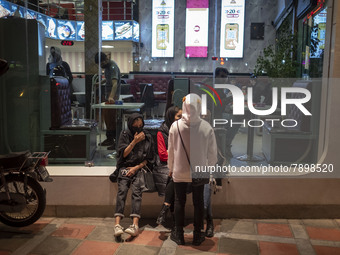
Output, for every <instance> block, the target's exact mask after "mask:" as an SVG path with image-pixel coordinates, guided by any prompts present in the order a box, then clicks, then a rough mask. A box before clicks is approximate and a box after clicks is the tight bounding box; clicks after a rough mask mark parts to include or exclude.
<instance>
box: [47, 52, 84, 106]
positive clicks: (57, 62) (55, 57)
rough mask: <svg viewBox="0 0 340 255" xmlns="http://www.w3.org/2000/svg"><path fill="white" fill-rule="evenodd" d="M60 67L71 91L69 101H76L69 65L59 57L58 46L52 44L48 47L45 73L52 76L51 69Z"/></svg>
mask: <svg viewBox="0 0 340 255" xmlns="http://www.w3.org/2000/svg"><path fill="white" fill-rule="evenodd" d="M58 66H59V67H61V68H62V73H63V75H62V76H63V77H65V78H67V80H68V83H69V86H70V91H71V102H74V101H77V98H76V96H75V95H73V92H74V90H73V87H72V81H73V75H72V72H71V68H70V65H69V64H68V63H67V62H66V61H64V60H63V59H62V57H61V50H60V49H59V48H58V47H55V46H52V47H51V48H50V56H49V57H48V63H47V64H46V75H49V76H50V77H51V76H53V70H54V68H56V67H58Z"/></svg>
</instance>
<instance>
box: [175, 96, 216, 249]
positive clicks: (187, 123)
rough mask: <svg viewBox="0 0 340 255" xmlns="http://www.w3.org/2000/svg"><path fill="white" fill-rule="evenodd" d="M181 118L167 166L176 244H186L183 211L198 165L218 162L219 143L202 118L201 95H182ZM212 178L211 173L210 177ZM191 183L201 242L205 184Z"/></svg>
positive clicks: (196, 232) (198, 241)
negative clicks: (173, 194)
mask: <svg viewBox="0 0 340 255" xmlns="http://www.w3.org/2000/svg"><path fill="white" fill-rule="evenodd" d="M182 110H183V113H182V118H181V119H180V120H178V121H176V122H174V123H173V124H172V126H171V128H170V131H169V148H168V150H169V152H168V165H169V169H170V174H171V175H172V178H173V180H174V183H175V228H174V229H173V231H172V232H171V236H170V238H171V239H172V240H173V241H174V242H176V243H177V244H181V245H183V244H184V234H183V227H184V218H185V217H184V213H185V203H186V190H187V186H188V184H190V183H191V182H192V178H193V177H195V175H194V172H193V171H194V170H196V168H197V167H198V168H200V169H203V168H204V167H206V166H214V165H215V164H216V162H217V146H216V139H215V134H214V130H213V129H212V127H211V125H210V124H209V123H208V122H207V121H205V120H203V119H201V117H200V113H201V98H200V97H199V96H198V95H196V94H189V95H187V96H186V97H184V98H183V106H182ZM207 181H209V175H208V179H207ZM194 184H195V185H192V198H193V204H194V239H193V242H192V243H193V245H200V244H201V243H202V242H203V241H204V239H205V237H204V236H205V234H204V233H202V232H201V229H202V224H203V212H204V202H203V190H204V183H197V182H195V183H194Z"/></svg>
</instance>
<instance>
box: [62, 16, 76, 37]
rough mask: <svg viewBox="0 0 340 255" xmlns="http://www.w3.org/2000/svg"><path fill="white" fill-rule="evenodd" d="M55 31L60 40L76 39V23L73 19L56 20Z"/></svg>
mask: <svg viewBox="0 0 340 255" xmlns="http://www.w3.org/2000/svg"><path fill="white" fill-rule="evenodd" d="M57 24H58V26H57V33H58V38H59V39H60V40H65V39H67V40H75V39H76V29H75V26H76V23H75V21H68V20H58V21H57Z"/></svg>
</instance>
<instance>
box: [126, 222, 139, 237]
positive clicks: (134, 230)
mask: <svg viewBox="0 0 340 255" xmlns="http://www.w3.org/2000/svg"><path fill="white" fill-rule="evenodd" d="M125 233H128V234H129V235H131V236H137V235H138V226H136V225H134V224H132V225H130V227H128V228H127V229H125Z"/></svg>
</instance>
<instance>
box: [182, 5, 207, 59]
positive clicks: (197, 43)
mask: <svg viewBox="0 0 340 255" xmlns="http://www.w3.org/2000/svg"><path fill="white" fill-rule="evenodd" d="M208 28H209V1H208V0H200V1H193V0H188V1H187V9H186V24H185V57H187V58H206V57H207V56H208Z"/></svg>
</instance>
